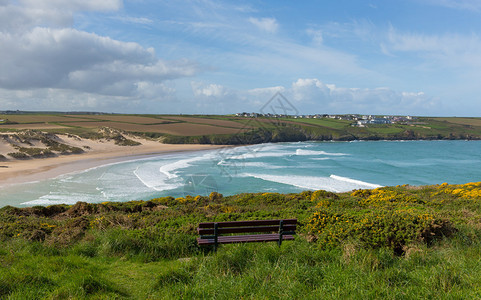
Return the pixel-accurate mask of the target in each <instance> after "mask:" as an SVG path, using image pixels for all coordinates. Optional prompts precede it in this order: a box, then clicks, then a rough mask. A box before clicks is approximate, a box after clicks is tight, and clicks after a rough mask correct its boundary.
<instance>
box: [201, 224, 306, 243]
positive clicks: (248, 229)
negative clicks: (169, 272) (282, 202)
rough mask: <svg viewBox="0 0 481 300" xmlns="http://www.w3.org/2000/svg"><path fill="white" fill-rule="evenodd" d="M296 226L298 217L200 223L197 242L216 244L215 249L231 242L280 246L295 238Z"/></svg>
mask: <svg viewBox="0 0 481 300" xmlns="http://www.w3.org/2000/svg"><path fill="white" fill-rule="evenodd" d="M296 227H297V219H284V220H256V221H234V222H209V223H200V224H199V228H197V232H198V234H199V235H200V237H199V238H197V243H198V244H199V245H214V250H217V245H218V244H231V243H252V242H277V243H278V244H279V246H280V245H281V244H282V241H284V240H293V239H294V235H295V234H296ZM234 234H235V235H234Z"/></svg>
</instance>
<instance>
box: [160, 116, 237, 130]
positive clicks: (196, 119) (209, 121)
mask: <svg viewBox="0 0 481 300" xmlns="http://www.w3.org/2000/svg"><path fill="white" fill-rule="evenodd" d="M162 118H163V119H169V120H176V121H182V122H187V123H194V124H195V123H197V124H206V125H214V126H222V127H232V128H244V127H245V125H244V124H242V123H238V122H235V121H228V120H217V119H208V118H202V117H177V116H165V117H162Z"/></svg>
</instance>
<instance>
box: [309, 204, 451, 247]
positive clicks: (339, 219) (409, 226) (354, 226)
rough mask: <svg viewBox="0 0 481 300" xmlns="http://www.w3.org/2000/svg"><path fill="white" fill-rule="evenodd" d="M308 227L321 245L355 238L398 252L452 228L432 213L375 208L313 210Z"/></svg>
mask: <svg viewBox="0 0 481 300" xmlns="http://www.w3.org/2000/svg"><path fill="white" fill-rule="evenodd" d="M307 231H308V232H309V233H310V234H312V235H314V236H315V237H316V238H317V241H318V243H319V244H320V246H321V247H323V248H326V247H337V246H339V245H340V244H341V243H342V242H343V241H346V240H348V239H355V240H358V241H359V242H360V243H361V244H362V245H363V246H364V247H367V248H380V247H388V248H390V249H393V250H394V251H395V252H396V253H398V254H401V253H402V252H403V251H404V250H403V249H404V247H405V246H406V245H408V244H410V243H412V242H415V241H418V242H425V243H432V242H433V241H434V240H436V239H439V238H441V237H443V236H449V235H451V234H452V233H453V232H454V229H453V227H452V226H451V224H450V222H448V221H445V220H442V219H440V218H438V217H436V216H435V215H432V214H428V213H423V212H419V211H415V210H412V209H411V210H409V209H408V210H406V209H399V210H377V211H372V212H365V213H363V214H357V215H354V214H350V213H334V212H331V211H328V210H320V211H317V212H315V213H314V214H313V215H312V217H311V219H310V220H309V222H308V224H307Z"/></svg>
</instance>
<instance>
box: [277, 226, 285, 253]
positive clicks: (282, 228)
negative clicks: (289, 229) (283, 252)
mask: <svg viewBox="0 0 481 300" xmlns="http://www.w3.org/2000/svg"><path fill="white" fill-rule="evenodd" d="M283 235H284V220H281V221H280V222H279V241H278V245H279V247H280V246H281V245H282V236H283Z"/></svg>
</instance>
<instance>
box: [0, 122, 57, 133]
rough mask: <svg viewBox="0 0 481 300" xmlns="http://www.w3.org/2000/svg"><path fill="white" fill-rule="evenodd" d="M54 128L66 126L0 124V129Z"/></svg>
mask: <svg viewBox="0 0 481 300" xmlns="http://www.w3.org/2000/svg"><path fill="white" fill-rule="evenodd" d="M56 128H66V126H62V125H58V124H49V123H32V124H28V123H24V124H9V125H0V129H4V131H5V130H7V129H16V130H27V129H56Z"/></svg>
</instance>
